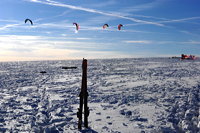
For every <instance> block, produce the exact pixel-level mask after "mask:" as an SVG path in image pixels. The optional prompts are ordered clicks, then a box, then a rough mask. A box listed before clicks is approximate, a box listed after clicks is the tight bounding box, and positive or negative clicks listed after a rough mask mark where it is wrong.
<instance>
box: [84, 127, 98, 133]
mask: <svg viewBox="0 0 200 133" xmlns="http://www.w3.org/2000/svg"><path fill="white" fill-rule="evenodd" d="M80 132H81V133H98V132H97V131H94V130H93V129H91V128H87V129H83V130H80Z"/></svg>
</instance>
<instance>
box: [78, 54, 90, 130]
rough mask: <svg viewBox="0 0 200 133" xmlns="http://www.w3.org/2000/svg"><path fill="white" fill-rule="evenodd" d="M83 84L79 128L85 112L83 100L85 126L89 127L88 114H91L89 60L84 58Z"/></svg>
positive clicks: (79, 109) (80, 95)
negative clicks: (88, 85) (88, 77)
mask: <svg viewBox="0 0 200 133" xmlns="http://www.w3.org/2000/svg"><path fill="white" fill-rule="evenodd" d="M82 69H83V72H82V84H81V92H80V94H79V97H80V106H79V108H78V112H77V117H78V119H79V120H78V129H79V130H81V128H82V112H83V102H84V126H85V127H86V128H88V116H89V108H88V104H87V102H88V100H87V99H88V92H87V60H86V59H84V58H83V63H82Z"/></svg>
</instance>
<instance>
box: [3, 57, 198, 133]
mask: <svg viewBox="0 0 200 133" xmlns="http://www.w3.org/2000/svg"><path fill="white" fill-rule="evenodd" d="M81 65H82V60H73V61H35V62H3V63H0V132H6V133H10V132H23V133H26V132H27V133H29V132H32V133H39V132H46V133H74V132H75V133H76V132H77V133H79V132H88V133H97V132H98V133H160V132H163V133H176V132H187V133H198V132H200V114H199V113H200V108H199V107H200V105H199V104H200V102H199V100H200V92H199V90H200V60H182V61H181V60H179V59H168V58H140V59H106V60H88V93H89V97H88V106H89V109H90V115H89V118H88V119H89V129H85V128H83V130H81V131H78V128H77V127H78V125H77V121H78V119H77V111H78V110H77V108H79V97H78V96H79V93H80V87H81V79H82V77H81V76H82V67H81ZM62 66H69V67H71V66H76V67H78V68H77V69H66V70H64V69H61V67H62ZM41 71H45V72H46V73H40V72H41Z"/></svg>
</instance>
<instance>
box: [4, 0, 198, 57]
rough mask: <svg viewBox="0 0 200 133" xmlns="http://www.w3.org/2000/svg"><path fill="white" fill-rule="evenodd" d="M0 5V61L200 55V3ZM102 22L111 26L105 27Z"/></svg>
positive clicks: (115, 0) (107, 0)
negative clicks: (120, 27)
mask: <svg viewBox="0 0 200 133" xmlns="http://www.w3.org/2000/svg"><path fill="white" fill-rule="evenodd" d="M0 5H1V8H0V12H1V13H0V48H1V52H0V61H20V60H62V59H82V58H83V57H84V58H88V59H90V58H123V57H133V58H134V57H136V58H137V57H170V56H179V55H180V54H182V53H184V54H193V55H197V56H200V52H199V51H200V15H199V14H200V8H199V5H200V1H199V0H1V1H0ZM26 18H29V19H31V20H32V21H33V23H34V24H33V26H31V25H30V23H26V24H25V23H24V20H25V19H26ZM73 22H76V23H78V24H79V25H80V30H79V31H78V32H77V31H76V30H75V26H74V25H73ZM105 23H107V24H108V25H109V27H108V28H106V29H103V28H102V26H103V25H104V24H105ZM118 24H123V27H122V29H121V30H120V31H119V30H118V29H117V26H118Z"/></svg>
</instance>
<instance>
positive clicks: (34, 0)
mask: <svg viewBox="0 0 200 133" xmlns="http://www.w3.org/2000/svg"><path fill="white" fill-rule="evenodd" d="M26 1H30V2H36V3H41V4H46V5H51V6H58V7H65V8H69V9H73V10H80V11H85V12H90V13H96V14H101V15H105V16H111V17H117V18H121V19H126V20H130V21H133V22H137V23H143V24H152V25H157V26H164V25H163V24H160V23H157V22H151V21H145V20H140V19H136V18H132V17H127V16H123V15H120V14H118V13H110V12H103V11H99V10H95V9H90V8H83V7H79V6H73V5H68V4H63V3H60V2H56V1H52V0H46V1H41V0H26Z"/></svg>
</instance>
